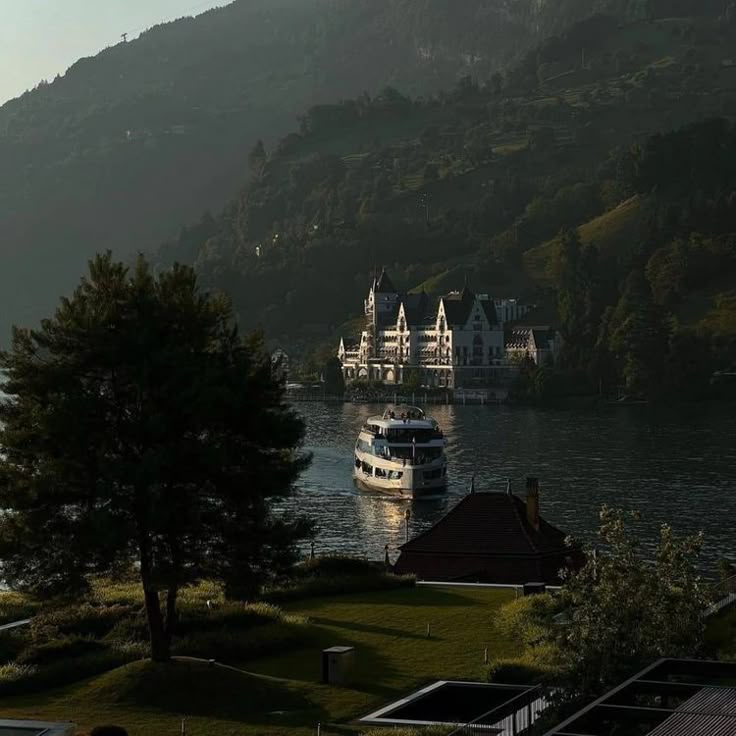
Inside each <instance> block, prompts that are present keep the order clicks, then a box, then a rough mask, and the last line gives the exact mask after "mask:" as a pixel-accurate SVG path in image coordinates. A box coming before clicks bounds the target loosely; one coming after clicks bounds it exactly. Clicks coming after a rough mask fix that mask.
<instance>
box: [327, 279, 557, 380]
mask: <svg viewBox="0 0 736 736" xmlns="http://www.w3.org/2000/svg"><path fill="white" fill-rule="evenodd" d="M531 309H532V308H531V307H529V306H525V305H522V304H520V303H519V302H518V301H517V300H515V299H492V298H491V297H490V296H488V295H487V294H475V293H473V292H472V291H471V290H470V289H469V288H468V287H467V286H466V287H465V288H464V289H463V290H462V291H454V292H451V293H450V294H447V295H446V296H443V297H440V299H439V300H432V299H431V298H430V297H429V296H428V295H427V294H425V293H424V292H422V293H420V294H401V293H399V292H398V291H397V290H396V289H395V288H394V285H393V283H392V282H391V279H390V277H389V275H388V274H387V273H386V271H385V269H384V270H383V271H382V272H381V275H380V276H379V277H378V278H375V279H374V280H373V284H372V286H371V289H370V291H369V293H368V298H367V299H366V300H365V315H366V328H365V330H363V333H362V335H361V337H360V341H359V342H349V341H347V340H345V339H344V338H343V339H342V340H341V341H340V346H339V349H338V358H339V359H340V361H341V363H342V369H343V375H344V377H345V381H346V382H351V381H355V380H367V381H381V382H383V383H385V384H402V383H404V382H406V381H407V379H408V378H409V376H410V375H412V373H416V372H417V371H418V372H419V380H420V383H421V384H422V385H423V386H432V387H439V388H450V389H455V388H474V387H476V388H485V387H489V386H503V385H506V384H508V383H509V382H510V380H511V378H512V377H513V376H514V375H515V373H516V371H517V370H518V368H517V365H518V362H519V360H520V359H522V358H525V357H529V358H531V359H532V360H534V362H535V363H537V365H544V364H546V363H548V362H550V361H552V362H553V361H554V359H555V357H556V355H557V352H558V351H559V347H560V338H559V336H558V335H557V333H556V332H555V331H554V330H551V329H549V328H548V327H541V328H540V327H524V326H522V325H521V324H520V321H521V320H522V319H523V318H524V317H525V316H526V315H527V314H528V313H529V312H530V311H531ZM511 325H513V327H512V326H511Z"/></svg>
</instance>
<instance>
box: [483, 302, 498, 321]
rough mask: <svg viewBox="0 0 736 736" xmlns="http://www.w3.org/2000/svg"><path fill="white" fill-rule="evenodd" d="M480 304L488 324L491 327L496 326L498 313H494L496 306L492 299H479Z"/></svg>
mask: <svg viewBox="0 0 736 736" xmlns="http://www.w3.org/2000/svg"><path fill="white" fill-rule="evenodd" d="M480 303H481V306H482V307H483V311H484V312H485V315H486V319H487V320H488V324H489V325H491V327H493V325H497V324H498V313H497V312H496V305H495V304H494V303H493V299H481V300H480Z"/></svg>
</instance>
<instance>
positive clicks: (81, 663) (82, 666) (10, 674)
mask: <svg viewBox="0 0 736 736" xmlns="http://www.w3.org/2000/svg"><path fill="white" fill-rule="evenodd" d="M136 659H138V657H137V656H134V655H133V654H132V653H129V652H124V651H122V650H119V649H112V648H110V649H103V650H101V651H98V652H91V653H89V654H85V655H82V656H79V657H76V658H75V659H73V660H71V661H68V660H63V661H59V662H53V663H52V664H49V665H46V666H45V667H43V668H38V667H36V666H35V665H20V664H14V663H13V664H8V665H5V666H4V667H0V696H6V695H25V694H28V693H36V692H41V691H43V690H47V689H50V688H55V687H62V686H64V685H70V684H71V683H73V682H78V681H79V680H84V679H86V678H88V677H94V676H95V675H99V674H102V673H103V672H107V671H109V670H113V669H115V668H116V667H121V666H122V665H124V664H128V663H129V662H133V661H135V660H136Z"/></svg>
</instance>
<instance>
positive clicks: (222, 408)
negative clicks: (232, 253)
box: [0, 254, 309, 661]
mask: <svg viewBox="0 0 736 736" xmlns="http://www.w3.org/2000/svg"><path fill="white" fill-rule="evenodd" d="M0 369H2V370H3V371H4V372H5V379H4V382H3V384H2V386H0V388H1V389H2V391H3V392H5V394H6V395H7V396H6V398H5V399H3V401H2V403H1V404H0V425H1V427H2V428H1V429H0V507H1V508H3V509H4V513H3V515H2V517H0V561H1V564H2V568H1V570H0V572H1V574H2V577H3V579H4V580H5V581H6V583H8V584H9V585H10V586H13V587H17V588H21V589H30V590H34V591H38V592H44V593H46V594H54V593H67V594H68V593H71V592H76V591H79V590H82V589H84V588H85V586H86V584H87V580H88V579H89V578H90V576H93V575H101V574H104V575H115V574H116V573H117V572H118V571H120V570H130V569H131V568H133V569H135V570H136V571H137V572H138V574H139V575H140V581H141V586H142V588H143V594H144V599H145V607H146V614H147V618H148V625H149V630H150V637H151V654H152V657H153V659H154V660H157V661H165V660H167V659H168V658H169V653H170V645H171V637H172V634H173V633H174V629H175V624H176V607H177V596H178V594H179V592H180V591H181V589H182V588H183V587H185V586H188V585H191V584H193V583H196V582H197V581H199V580H202V579H210V580H219V581H221V582H222V583H223V584H224V586H225V588H226V590H227V591H228V592H229V593H230V594H231V595H232V596H245V595H250V594H252V593H253V592H254V591H255V590H256V589H257V588H258V586H259V584H261V583H262V582H263V581H264V580H266V579H267V578H268V577H270V576H271V575H273V574H275V573H277V572H279V571H281V570H283V569H284V568H285V567H286V566H287V565H289V564H290V563H291V562H292V560H293V554H294V545H295V542H296V540H297V539H298V538H299V537H300V536H302V535H304V534H306V532H307V525H306V524H305V523H304V522H303V521H301V520H293V521H285V520H277V519H274V517H273V516H272V514H271V512H270V505H271V502H272V500H274V499H276V498H279V497H282V496H284V495H285V494H288V493H289V491H290V489H291V487H292V484H293V483H294V481H295V480H296V478H297V476H298V474H299V473H300V471H301V470H303V469H304V468H305V467H306V466H307V464H308V462H309V458H308V457H307V456H305V455H304V454H301V453H300V452H299V449H298V448H299V446H300V443H301V441H302V437H303V432H304V426H303V423H302V421H301V420H300V419H299V418H298V417H297V416H296V415H295V414H294V413H293V412H292V411H291V410H290V409H289V408H288V407H287V406H286V405H285V404H284V403H283V386H282V385H281V383H280V382H279V381H278V380H276V379H275V378H273V377H272V374H271V361H270V358H269V356H268V355H267V353H266V352H265V350H264V349H263V345H262V343H261V341H260V339H259V338H257V337H256V338H250V339H249V340H243V339H241V337H239V335H238V333H237V330H236V328H235V327H234V325H233V316H232V312H231V308H230V305H229V303H228V302H227V300H225V299H224V298H221V297H217V296H213V295H209V294H205V293H203V292H202V291H201V290H200V289H199V288H198V287H197V282H196V277H195V274H194V272H193V271H192V269H190V268H186V267H182V266H175V267H174V268H172V269H171V270H170V271H167V272H165V273H162V274H160V275H158V276H155V275H154V274H153V273H152V272H151V269H150V268H149V266H148V265H147V264H146V262H145V261H144V260H143V259H141V260H139V262H138V264H137V266H136V267H135V269H133V270H129V269H128V268H126V267H125V266H124V265H123V264H122V263H116V262H114V261H113V260H112V258H111V256H110V255H109V254H108V255H106V256H98V257H97V258H96V259H95V260H94V261H93V262H92V263H91V264H90V270H89V275H88V276H87V277H85V278H83V279H82V281H81V284H80V285H79V287H78V288H77V290H76V292H75V293H74V295H73V296H72V297H71V298H69V299H64V300H62V303H61V305H60V307H59V308H58V310H57V312H56V314H55V316H54V317H53V318H51V319H48V320H45V321H44V322H43V323H42V325H41V328H40V329H38V330H20V329H16V330H15V333H14V338H13V346H12V349H11V350H10V351H9V352H6V353H3V354H2V355H0Z"/></svg>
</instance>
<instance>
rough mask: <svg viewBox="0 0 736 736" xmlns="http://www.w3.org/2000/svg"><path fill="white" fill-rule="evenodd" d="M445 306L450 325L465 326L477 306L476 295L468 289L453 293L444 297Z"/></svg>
mask: <svg viewBox="0 0 736 736" xmlns="http://www.w3.org/2000/svg"><path fill="white" fill-rule="evenodd" d="M442 302H443V303H444V305H445V314H446V315H447V324H448V325H464V324H465V323H466V322H467V321H468V317H470V312H471V311H472V309H473V304H475V294H473V292H472V291H470V289H468V288H467V287H466V288H465V289H463V290H462V291H460V292H457V291H455V292H453V293H452V294H448V295H447V296H443V297H442Z"/></svg>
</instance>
